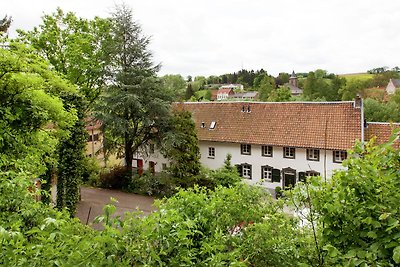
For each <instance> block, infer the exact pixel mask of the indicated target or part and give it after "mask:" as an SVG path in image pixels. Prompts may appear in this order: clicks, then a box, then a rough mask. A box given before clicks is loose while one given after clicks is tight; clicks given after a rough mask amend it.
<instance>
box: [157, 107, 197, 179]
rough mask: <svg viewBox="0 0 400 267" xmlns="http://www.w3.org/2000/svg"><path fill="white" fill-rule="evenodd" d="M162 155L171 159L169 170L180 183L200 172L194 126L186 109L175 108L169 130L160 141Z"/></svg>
mask: <svg viewBox="0 0 400 267" xmlns="http://www.w3.org/2000/svg"><path fill="white" fill-rule="evenodd" d="M160 146H161V151H162V153H163V154H164V156H165V157H166V158H168V159H170V160H171V167H170V171H171V174H172V175H173V177H174V178H177V179H179V180H180V181H182V182H181V184H183V185H184V184H185V183H186V181H185V180H189V179H191V178H194V177H195V176H196V175H198V174H199V172H200V166H201V164H200V148H199V141H198V139H197V133H196V127H195V124H194V121H193V119H192V115H191V113H190V112H188V111H179V110H175V111H174V112H173V117H172V118H171V120H170V122H169V130H168V132H167V133H166V135H165V137H164V138H163V140H162V143H160Z"/></svg>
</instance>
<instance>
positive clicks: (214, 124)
mask: <svg viewBox="0 0 400 267" xmlns="http://www.w3.org/2000/svg"><path fill="white" fill-rule="evenodd" d="M216 125H217V122H215V121H212V122H211V124H210V129H215V126H216Z"/></svg>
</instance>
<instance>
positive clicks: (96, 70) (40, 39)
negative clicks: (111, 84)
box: [19, 8, 111, 104]
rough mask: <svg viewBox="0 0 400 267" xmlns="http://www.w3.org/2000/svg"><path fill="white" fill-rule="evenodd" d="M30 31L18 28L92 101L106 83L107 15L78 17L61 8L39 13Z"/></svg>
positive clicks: (21, 35) (89, 101)
mask: <svg viewBox="0 0 400 267" xmlns="http://www.w3.org/2000/svg"><path fill="white" fill-rule="evenodd" d="M42 20H43V21H42V24H41V25H39V26H38V27H35V28H34V29H33V30H32V31H28V32H23V31H19V36H20V39H21V40H23V41H25V42H26V43H29V44H30V45H32V46H33V47H34V48H35V49H36V50H37V52H38V53H39V54H40V55H41V56H43V57H44V58H46V59H47V60H48V61H49V62H50V63H51V64H52V66H53V67H54V68H55V70H57V71H58V72H60V73H63V74H64V75H65V77H66V78H67V79H68V80H69V81H71V83H73V84H76V85H77V86H78V88H79V90H80V91H81V93H82V94H83V95H84V96H85V97H86V99H87V101H88V103H89V104H90V103H93V102H94V101H95V100H96V99H97V97H98V96H99V94H100V90H101V88H102V87H103V86H104V85H105V84H106V80H107V76H106V69H107V68H108V67H109V65H110V60H111V57H110V55H109V54H108V53H107V52H106V47H108V45H109V42H110V38H111V34H110V29H111V23H110V21H109V19H101V18H98V17H95V18H94V19H93V20H87V19H83V18H78V17H77V16H76V15H75V14H74V13H72V12H68V13H64V12H63V11H62V10H61V9H60V8H58V9H57V10H56V12H54V13H52V14H51V15H44V16H43V17H42Z"/></svg>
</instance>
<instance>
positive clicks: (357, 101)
mask: <svg viewBox="0 0 400 267" xmlns="http://www.w3.org/2000/svg"><path fill="white" fill-rule="evenodd" d="M354 108H362V98H361V97H360V95H359V94H357V95H356V98H355V99H354Z"/></svg>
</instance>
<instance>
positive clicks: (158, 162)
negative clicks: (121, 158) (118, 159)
mask: <svg viewBox="0 0 400 267" xmlns="http://www.w3.org/2000/svg"><path fill="white" fill-rule="evenodd" d="M138 158H140V159H143V168H144V169H145V170H148V169H149V166H150V161H153V162H154V163H155V166H154V170H155V172H161V171H163V164H165V165H164V167H169V166H170V162H169V160H168V159H166V158H164V157H163V155H161V153H160V152H159V151H157V150H155V151H154V153H152V154H151V155H148V156H139V157H138ZM133 167H137V166H136V160H134V161H133Z"/></svg>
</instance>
